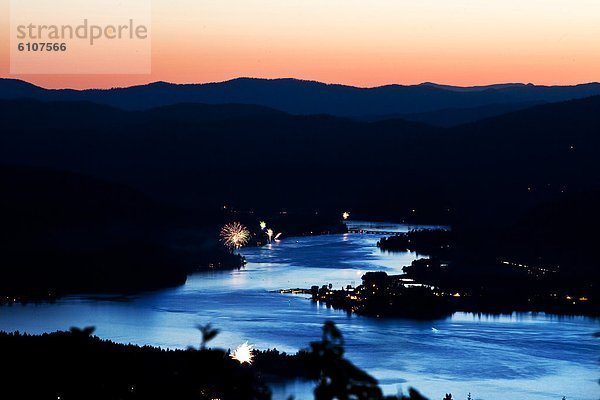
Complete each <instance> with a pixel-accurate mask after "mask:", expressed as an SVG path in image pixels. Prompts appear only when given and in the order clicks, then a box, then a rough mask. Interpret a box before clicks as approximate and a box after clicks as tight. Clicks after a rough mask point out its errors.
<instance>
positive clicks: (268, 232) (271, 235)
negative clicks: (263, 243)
mask: <svg viewBox="0 0 600 400" xmlns="http://www.w3.org/2000/svg"><path fill="white" fill-rule="evenodd" d="M274 233H275V232H273V229H270V228H269V229H267V236H268V237H269V242H271V241H272V240H273V234H274Z"/></svg>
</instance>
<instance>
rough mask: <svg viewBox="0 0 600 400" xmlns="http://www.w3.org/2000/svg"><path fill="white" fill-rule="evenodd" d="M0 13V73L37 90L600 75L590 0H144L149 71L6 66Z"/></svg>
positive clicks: (3, 6)
mask: <svg viewBox="0 0 600 400" xmlns="http://www.w3.org/2000/svg"><path fill="white" fill-rule="evenodd" d="M15 1H18V0H15ZM57 12H60V11H57ZM0 15H2V17H1V18H2V20H0V27H1V36H0V54H2V57H1V59H0V76H2V77H14V78H20V79H24V80H27V81H29V82H33V83H35V84H39V85H41V86H45V87H74V88H88V87H113V86H128V85H132V84H141V83H147V82H151V81H158V80H162V81H169V82H177V83H192V82H194V83H196V82H198V83H200V82H214V81H223V80H227V79H231V78H235V77H241V76H249V77H263V78H282V77H293V78H300V79H310V80H318V81H322V82H328V83H343V84H350V85H356V86H377V85H383V84H389V83H400V84H416V83H421V82H426V81H431V82H437V83H444V84H452V85H462V86H466V85H483V84H491V83H503V82H525V83H528V82H531V83H536V84H576V83H584V82H592V81H600V1H598V0H418V1H417V0H413V1H407V0H370V1H366V0H153V1H152V35H151V39H152V73H151V74H150V75H75V76H65V75H10V74H9V63H10V60H9V48H10V44H9V41H10V40H9V38H10V33H9V0H0ZM107 62H118V60H116V59H111V60H107Z"/></svg>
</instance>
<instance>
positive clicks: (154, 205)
mask: <svg viewBox="0 0 600 400" xmlns="http://www.w3.org/2000/svg"><path fill="white" fill-rule="evenodd" d="M12 84H16V85H24V84H23V83H15V82H12ZM590 87H593V85H592V86H590ZM30 89H31V90H37V89H35V88H30ZM435 89H436V90H441V89H439V88H435ZM513 89H514V90H516V89H515V88H512V89H511V90H513ZM521 89H522V90H523V91H527V90H529V89H532V88H529V87H522V88H521ZM390 90H391V89H390ZM444 90H446V89H444ZM494 90H504V88H494ZM532 90H533V89H532ZM536 90H540V89H539V88H537V89H536ZM544 90H550V89H544ZM564 90H567V89H564ZM569 90H574V89H573V88H571V89H569ZM454 92H456V90H454V91H452V93H454ZM475 92H476V93H479V92H477V91H475ZM61 93H62V92H61ZM68 93H71V92H68ZM86 93H87V92H86ZM110 93H113V92H110ZM110 93H109V94H110ZM460 93H471V91H470V90H465V91H462V92H460ZM13 94H14V93H13ZM599 109H600V96H596V97H590V98H585V99H581V100H574V101H569V102H564V103H555V104H546V105H538V106H534V107H532V108H528V109H525V110H520V111H516V112H511V113H508V114H505V115H501V116H496V117H493V118H488V119H484V120H482V121H478V122H474V123H470V124H466V125H461V126H458V127H454V128H450V129H444V128H436V127H432V126H428V125H425V124H421V123H415V122H407V121H404V120H398V119H393V120H386V121H377V122H365V121H357V120H352V119H347V118H339V117H333V116H327V115H310V116H296V115H290V114H286V113H284V112H281V111H276V110H271V109H267V108H264V107H260V106H252V105H231V104H230V105H203V104H180V105H173V106H168V107H162V108H159V109H152V110H143V111H125V110H120V109H115V108H111V107H108V106H104V105H98V104H94V103H89V102H40V101H36V100H27V99H20V100H7V101H1V102H0V118H1V120H2V123H3V131H2V135H1V136H0V162H1V163H4V164H7V165H10V164H12V165H27V166H34V167H36V169H35V170H28V171H29V172H23V171H22V170H21V169H20V167H8V166H7V167H4V168H7V170H6V172H5V173H4V176H5V179H6V182H7V184H11V185H14V188H15V189H14V190H13V189H10V190H9V186H6V188H7V193H12V194H14V196H16V197H15V198H14V199H13V200H12V202H13V203H12V204H13V205H12V207H13V208H14V209H15V210H16V211H15V212H14V213H13V211H6V214H7V215H10V214H14V215H18V213H19V212H21V213H24V214H25V215H29V214H30V213H33V211H31V210H33V209H37V208H38V207H39V205H38V204H37V203H35V202H38V203H41V204H42V208H41V210H45V211H41V212H39V215H41V216H42V217H44V218H45V216H47V215H48V216H51V215H53V214H55V215H63V217H60V218H57V219H55V220H54V221H53V222H52V223H53V224H55V225H53V226H51V227H50V228H48V226H49V225H44V224H45V222H44V218H38V217H35V218H34V217H31V218H30V221H32V222H28V224H29V225H30V226H31V227H30V226H29V225H27V224H24V223H21V222H19V221H20V220H18V219H13V220H12V222H11V223H12V224H13V225H14V226H13V227H11V229H4V231H3V237H4V239H3V244H2V246H4V248H6V249H9V251H7V252H6V253H5V255H4V256H5V257H6V255H10V257H12V258H8V259H7V260H8V261H11V262H10V263H9V264H11V263H12V264H13V265H17V264H15V262H16V263H18V262H21V263H22V265H27V268H25V267H23V268H21V267H19V268H13V269H14V270H15V271H39V270H44V271H46V272H42V274H46V275H43V276H47V275H48V274H54V273H57V272H56V271H60V269H59V266H63V265H66V266H69V265H71V266H73V267H72V268H71V267H68V268H66V271H68V272H67V273H66V274H64V276H72V277H73V279H75V280H78V279H82V278H85V279H88V280H89V281H90V282H94V283H95V282H103V280H102V279H99V280H95V279H94V280H92V279H89V276H98V277H99V278H101V277H108V276H110V274H106V275H104V274H102V273H100V272H98V273H97V275H89V276H88V273H89V274H92V273H93V272H91V271H95V270H96V269H98V268H102V269H100V270H98V271H115V270H119V271H123V270H125V271H124V272H122V273H123V274H124V276H126V275H128V274H129V272H127V268H125V266H128V265H139V266H140V267H136V268H134V269H133V270H134V271H135V272H131V274H130V275H131V277H133V276H139V275H140V274H144V273H145V272H148V277H147V279H148V280H149V281H150V284H149V285H146V286H149V287H151V286H153V285H154V284H155V283H156V282H169V283H172V284H175V283H177V282H181V281H182V276H185V272H187V271H189V270H190V265H194V266H196V265H198V264H209V263H213V264H214V260H211V257H210V256H205V255H204V254H205V253H206V252H198V251H190V246H192V245H191V243H193V242H196V243H197V242H200V241H201V239H202V238H204V239H207V238H212V240H213V245H214V247H213V249H215V248H218V246H217V243H216V233H217V231H218V226H219V224H220V223H222V222H224V221H225V220H226V219H231V218H235V219H244V218H246V221H248V222H247V223H249V224H250V223H251V222H252V219H253V218H254V217H248V216H251V215H254V216H256V217H255V218H256V219H261V217H260V215H262V214H264V213H267V214H269V213H270V214H271V215H275V214H277V213H279V212H282V213H284V212H298V213H304V215H314V213H315V211H319V215H324V216H325V220H324V221H320V222H318V224H317V225H319V226H321V227H322V229H321V230H320V231H328V230H329V231H335V229H338V228H339V227H336V225H335V223H330V222H329V218H330V216H331V215H334V216H335V217H334V220H335V219H337V218H338V216H339V215H340V212H341V211H343V210H350V211H352V214H353V216H354V217H361V216H362V217H366V218H386V219H397V220H406V221H414V222H433V223H451V224H453V227H454V228H455V231H456V232H461V231H466V232H469V231H475V232H480V234H479V235H470V237H472V238H480V240H479V241H478V242H472V243H471V245H470V246H465V247H464V248H465V249H468V250H465V251H464V254H461V257H463V258H466V257H468V256H469V254H478V253H480V252H483V250H481V251H479V250H476V251H472V250H473V247H475V248H477V249H479V248H481V249H488V248H491V249H493V250H494V251H497V250H498V249H497V248H494V247H493V246H492V244H493V243H494V239H489V240H488V239H486V238H495V237H496V236H497V232H509V230H510V229H516V232H512V233H510V235H508V234H507V235H508V236H509V237H512V238H519V233H522V234H523V235H528V236H527V237H531V236H532V235H534V234H533V233H526V232H527V231H526V230H525V227H526V225H521V222H520V221H527V219H526V216H527V215H528V213H530V212H534V211H532V210H535V208H536V207H542V205H543V204H552V202H557V201H562V200H561V199H567V198H568V197H567V196H578V194H581V195H580V199H585V198H586V197H585V195H584V194H585V193H587V192H591V191H594V190H597V188H598V187H600V182H599V180H600V162H599V161H598V157H597V155H598V154H599V145H600V137H599V136H598V134H597V132H598V131H600V129H599V128H600V113H598V110H599ZM32 116H35V118H33V117H32ZM45 170H61V171H70V172H69V173H63V172H49V171H45ZM33 171H35V172H33ZM44 174H46V175H48V176H55V175H56V177H55V178H53V179H54V180H52V179H50V180H48V181H47V182H48V184H45V185H41V184H40V182H46V178H45V177H44V176H45V175H44ZM61 174H66V175H67V176H71V178H66V177H60V176H61ZM73 174H75V175H73ZM80 174H81V175H84V176H86V177H87V178H86V177H83V176H79V175H80ZM75 176H77V177H76V178H75ZM59 177H60V178H59ZM8 178H10V179H8ZM69 179H76V180H81V181H83V180H87V179H89V180H90V181H89V183H88V184H81V185H80V184H73V183H65V182H68V180H69ZM101 181H105V182H103V183H100V182H101ZM29 182H31V184H29ZM106 182H114V183H106ZM95 186H98V187H97V188H94V187H95ZM117 187H118V188H121V189H115V188H117ZM125 187H127V188H130V189H126V188H125ZM80 188H81V189H80ZM86 188H87V189H86ZM102 188H103V189H102ZM96 191H100V192H105V193H106V194H100V195H98V193H96ZM115 191H116V192H115ZM113 192H115V193H123V194H122V195H121V197H118V196H117V198H115V199H114V201H113V202H112V203H111V202H110V201H109V202H104V201H102V202H98V201H96V202H94V201H92V200H90V199H94V198H96V197H98V196H99V197H98V198H102V197H103V196H104V197H109V198H110V196H113V194H112V193H113ZM109 193H110V194H109ZM12 194H11V196H12ZM19 196H20V197H19ZM53 196H54V197H53ZM55 196H58V199H57V198H56V197H55ZM61 196H62V197H63V198H60V197H61ZM78 196H79V197H78ZM115 196H116V195H115ZM10 198H11V197H10V196H9V197H8V200H6V201H10ZM46 198H48V199H50V200H51V203H52V202H53V204H55V206H53V207H54V208H55V209H57V210H58V211H55V210H54V209H53V208H46V209H44V208H43V205H44V203H46V200H45V199H46ZM53 198H54V200H52V199H53ZM21 199H30V200H32V201H34V203H32V202H27V201H22V200H21ZM565 201H566V200H565ZM78 205H82V206H81V207H78ZM223 205H227V207H228V208H227V210H228V211H227V213H223V211H222V210H223ZM21 207H22V208H23V209H21ZM94 207H95V208H96V209H97V210H96V211H94V212H89V210H90V209H94ZM103 207H104V208H105V209H103ZM571 207H576V208H577V209H578V210H586V211H585V212H583V213H578V214H573V212H572V208H567V207H562V208H559V209H558V210H557V211H556V212H558V213H559V214H560V215H559V216H558V217H560V218H562V219H563V220H564V221H570V220H571V219H576V220H585V219H586V218H588V217H590V216H591V215H592V214H593V213H595V212H596V210H595V209H594V208H593V207H587V208H578V206H571ZM78 208H82V209H83V210H80V211H78ZM4 209H5V210H11V208H10V206H7V207H4ZM240 210H242V211H240ZM78 212H79V214H78ZM252 212H254V214H252ZM61 213H62V214H61ZM71 213H73V214H71ZM80 214H81V215H80ZM113 214H115V215H114V216H113ZM32 215H35V214H32ZM277 215H285V214H277ZM594 215H597V214H594ZM99 216H103V217H102V218H100V217H99ZM558 217H557V218H558ZM7 218H8V217H7ZM300 219H302V218H300ZM538 219H539V218H538ZM8 220H9V221H11V220H10V218H8ZM78 221H79V222H78ZM107 221H109V222H110V221H112V222H111V223H112V225H111V223H108V222H107ZM63 224H64V225H65V226H66V228H65V226H62V225H63ZM294 224H296V225H297V228H298V229H296V231H294V229H292V228H290V232H295V233H301V231H302V230H304V229H307V228H306V227H302V228H300V227H299V225H298V222H295V223H294ZM292 225H293V224H292ZM5 226H8V225H5ZM532 226H533V227H536V226H538V227H541V226H542V225H539V224H538V223H537V222H535V223H534V222H532V223H530V228H531V227H532ZM590 226H592V225H586V227H585V228H581V227H578V228H574V229H580V228H581V229H587V230H586V231H581V230H580V232H583V233H582V234H581V235H580V236H579V237H581V238H582V239H581V240H575V239H573V240H572V242H573V243H572V244H573V246H575V245H578V246H579V247H572V250H570V251H571V253H570V254H571V255H572V256H568V255H567V256H565V255H556V253H557V252H556V251H555V250H554V248H551V247H550V246H544V243H546V242H543V241H538V243H537V244H536V246H538V247H537V248H536V247H531V248H530V247H527V246H529V245H522V246H521V247H520V248H521V250H518V251H525V250H527V249H530V250H531V249H534V248H535V249H536V250H535V251H533V250H531V251H532V253H531V254H523V255H520V254H519V256H518V257H517V258H519V259H520V258H521V257H536V256H538V255H539V254H543V257H547V258H548V259H549V260H551V261H552V262H555V261H554V258H555V257H558V258H560V262H561V263H564V268H569V267H570V266H571V264H578V265H579V264H583V261H577V257H581V260H585V262H590V263H589V264H588V266H590V268H591V269H593V270H594V271H595V270H596V269H597V268H596V267H597V263H596V262H595V260H594V258H593V257H592V256H590V255H591V254H592V247H588V246H587V244H589V243H593V242H595V241H596V239H597V237H598V235H597V233H596V232H597V230H595V229H590ZM199 228H201V229H200V231H202V232H203V233H202V235H201V236H202V238H200V237H196V236H194V235H195V233H191V232H196V231H197V230H198V229H199ZM539 229H543V230H544V233H546V234H547V236H548V237H550V238H553V237H554V238H559V237H560V234H559V233H558V232H557V235H555V236H552V234H551V233H550V232H551V227H547V226H546V227H544V228H539ZM12 231H17V232H19V231H21V232H22V234H21V236H16V237H15V238H13V237H12ZM39 232H41V233H39ZM481 232H485V233H486V234H481ZM571 233H572V232H571ZM538 234H539V232H538ZM36 235H37V236H36ZM536 235H537V234H536ZM40 237H42V238H44V240H43V241H41V242H40V241H37V242H36V241H35V240H38V239H37V238H40ZM53 237H56V238H58V239H57V240H55V241H53V242H52V246H53V247H52V246H50V247H44V246H39V243H44V244H45V246H46V244H47V243H49V240H48V238H53ZM539 237H541V236H539ZM571 237H577V236H576V235H571ZM584 237H585V238H584ZM19 238H23V240H24V241H23V242H21V243H20V244H19V245H17V246H15V245H14V242H15V241H16V240H19ZM182 238H185V240H184V241H182ZM34 239H35V240H34ZM11 240H12V242H11ZM586 240H587V241H586ZM514 242H515V243H514V245H513V246H517V245H518V244H519V243H529V242H527V240H525V239H522V240H521V241H520V242H519V241H517V240H515V241H514ZM23 243H25V244H23ZM57 243H59V244H60V246H66V247H64V248H61V247H60V246H58V244H57ZM531 243H533V242H531ZM586 243H587V244H586ZM19 246H23V247H22V249H24V250H23V251H22V254H27V257H25V258H22V259H21V258H20V257H19V256H18V255H17V256H14V251H16V250H14V249H17V250H18V249H20V247H19ZM515 248H518V247H515ZM31 249H35V251H30V250H31ZM57 249H58V251H57ZM146 249H149V250H148V251H147V250H146ZM518 251H517V250H515V253H514V254H515V255H516V254H517V253H518ZM61 252H62V253H61ZM214 252H215V253H217V250H214ZM57 253H58V255H57ZM146 253H147V254H148V255H147V256H146V255H144V254H146ZM208 253H209V254H210V252H208ZM534 253H535V254H534ZM65 254H67V255H68V258H69V260H67V261H65V259H64V258H61V257H63V256H64V255H65ZM221 254H222V253H221ZM489 254H500V255H503V254H502V253H491V252H490V253H489ZM508 255H509V256H512V255H513V253H512V250H511V253H510V254H508ZM36 257H37V258H36ZM48 257H50V258H48ZM52 257H53V258H52ZM78 257H79V258H78ZM219 257H221V256H219ZM222 257H226V256H222ZM146 259H151V260H150V266H149V267H147V268H148V271H144V268H142V267H141V266H142V265H145V263H146V261H147V260H146ZM40 260H44V261H46V263H44V262H40ZM49 260H53V261H52V262H50V263H48V262H47V261H49ZM115 260H119V261H116V262H115ZM173 260H175V261H173ZM511 260H512V259H511ZM574 261H577V262H574ZM469 262H470V263H471V264H473V262H472V260H461V263H465V264H467V263H469ZM219 263H220V261H217V262H216V264H219ZM2 264H3V265H8V264H6V263H2ZM180 264H181V265H184V266H185V267H184V268H183V272H184V273H183V274H182V273H181V272H180V271H181V270H179V269H178V268H173V267H172V266H176V265H180ZM33 265H36V267H35V268H37V269H33V270H32V269H30V268H32V266H33ZM75 265H86V266H88V267H89V269H88V270H86V271H90V272H84V271H83V270H81V268H76V267H75ZM152 265H154V266H155V267H156V268H153V267H151V266H152ZM238 265H239V260H238ZM166 266H168V268H165V267H166ZM60 268H62V267H60ZM4 269H6V268H4ZM8 269H9V270H10V269H11V268H8ZM166 270H168V272H165V271H166ZM154 271H155V272H156V274H154ZM3 273H4V272H3ZM13 273H16V274H17V275H19V274H21V276H22V277H24V276H29V277H31V276H32V274H29V275H24V274H22V273H20V272H14V271H11V272H10V274H13ZM161 274H166V276H168V277H170V278H169V279H165V275H161ZM86 277H87V278H86ZM153 277H154V278H153ZM106 279H107V278H106ZM131 281H133V278H131V279H125V277H124V279H123V281H122V286H121V287H119V289H121V288H122V287H129V285H130V283H131ZM66 282H68V280H67V281H66ZM115 282H120V281H118V280H117V281H115ZM22 283H23V284H24V285H27V283H26V282H24V281H22ZM6 285H8V284H6ZM84 287H85V286H81V287H79V288H80V289H81V288H84Z"/></svg>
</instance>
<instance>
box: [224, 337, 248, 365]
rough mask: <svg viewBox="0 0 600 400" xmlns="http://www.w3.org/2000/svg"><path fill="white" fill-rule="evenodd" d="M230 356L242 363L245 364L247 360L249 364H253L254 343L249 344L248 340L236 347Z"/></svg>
mask: <svg viewBox="0 0 600 400" xmlns="http://www.w3.org/2000/svg"><path fill="white" fill-rule="evenodd" d="M229 357H231V358H233V359H234V360H237V361H239V362H240V364H243V363H245V362H246V363H248V364H252V358H253V357H254V355H253V354H252V345H250V344H248V342H245V343H244V344H240V345H239V346H238V348H237V349H235V350H234V351H233V353H231V355H230V356H229Z"/></svg>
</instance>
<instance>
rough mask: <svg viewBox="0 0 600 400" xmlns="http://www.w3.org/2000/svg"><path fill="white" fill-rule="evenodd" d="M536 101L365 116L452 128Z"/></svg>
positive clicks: (531, 104)
mask: <svg viewBox="0 0 600 400" xmlns="http://www.w3.org/2000/svg"><path fill="white" fill-rule="evenodd" d="M536 104H537V103H536V102H525V103H507V104H490V105H485V106H479V107H471V108H445V109H442V110H435V111H429V112H422V113H414V114H400V115H380V116H375V117H370V118H365V120H367V121H380V120H384V119H397V118H399V119H404V120H407V121H414V122H422V123H426V124H429V125H433V126H440V127H446V128H450V127H453V126H457V125H462V124H466V123H469V122H475V121H479V120H482V119H485V118H489V117H494V116H497V115H502V114H506V113H509V112H512V111H517V110H523V109H525V108H529V107H532V106H534V105H536Z"/></svg>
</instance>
